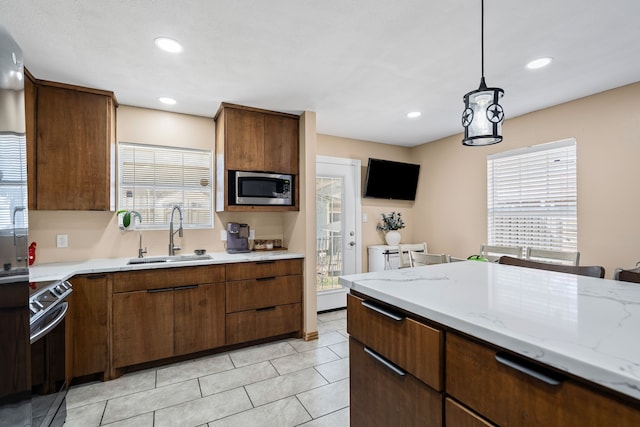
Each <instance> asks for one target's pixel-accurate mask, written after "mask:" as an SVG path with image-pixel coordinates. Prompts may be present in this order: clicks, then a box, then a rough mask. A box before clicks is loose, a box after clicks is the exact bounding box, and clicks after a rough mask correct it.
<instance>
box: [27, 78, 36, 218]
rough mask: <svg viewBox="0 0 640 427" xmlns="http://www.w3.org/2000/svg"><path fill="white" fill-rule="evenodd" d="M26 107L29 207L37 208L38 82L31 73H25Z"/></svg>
mask: <svg viewBox="0 0 640 427" xmlns="http://www.w3.org/2000/svg"><path fill="white" fill-rule="evenodd" d="M24 109H25V117H24V119H25V127H26V138H27V191H28V192H29V194H28V195H29V201H28V203H29V209H30V210H31V209H32V210H35V209H36V182H37V178H36V83H35V81H34V80H33V77H32V76H31V74H30V73H29V72H28V71H27V70H25V73H24Z"/></svg>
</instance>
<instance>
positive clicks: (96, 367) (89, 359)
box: [66, 274, 110, 377]
mask: <svg viewBox="0 0 640 427" xmlns="http://www.w3.org/2000/svg"><path fill="white" fill-rule="evenodd" d="M69 282H70V283H71V285H72V286H73V292H72V293H71V295H70V296H69V298H68V302H69V311H68V312H67V317H66V341H67V349H68V350H67V356H66V357H67V360H68V363H67V375H68V376H70V377H81V376H85V375H90V374H97V373H104V372H106V371H107V369H108V365H107V363H108V345H107V340H108V335H107V334H108V323H109V322H108V319H109V317H108V306H109V296H110V288H109V286H110V276H109V275H108V274H87V275H81V276H74V277H73V278H71V279H70V280H69Z"/></svg>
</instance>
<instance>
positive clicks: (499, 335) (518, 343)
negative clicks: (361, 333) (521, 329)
mask: <svg viewBox="0 0 640 427" xmlns="http://www.w3.org/2000/svg"><path fill="white" fill-rule="evenodd" d="M354 276H358V275H354ZM354 279H355V280H356V281H350V280H347V279H346V278H343V277H340V279H339V282H340V284H341V285H343V286H345V287H347V288H349V289H352V290H353V291H356V292H359V293H361V294H363V295H367V296H370V297H372V298H375V299H377V300H379V301H382V302H385V303H388V304H390V305H393V306H396V307H398V308H401V309H403V310H406V311H407V312H410V313H414V314H416V315H418V316H420V317H423V318H425V319H429V320H431V321H433V322H436V323H438V324H441V325H443V326H445V327H448V328H451V329H453V330H455V331H459V332H462V333H465V334H467V335H469V336H472V337H475V338H478V339H480V340H483V341H486V342H487V343H490V344H493V345H496V346H498V347H501V348H504V349H505V350H509V351H512V352H514V353H517V354H520V355H522V356H525V357H528V358H530V359H534V360H536V361H538V362H540V363H543V364H545V365H548V366H551V367H553V368H555V369H558V370H560V371H563V372H567V373H568V374H571V375H574V376H576V377H579V378H582V379H585V380H587V381H590V382H593V383H596V384H599V385H601V386H603V387H605V388H608V389H611V390H614V391H617V392H619V393H621V394H624V395H627V396H630V397H632V398H634V399H638V400H640V379H634V378H630V377H629V376H628V375H624V370H622V368H618V369H617V370H614V369H607V368H605V367H602V366H599V365H596V364H594V363H590V362H589V361H587V360H584V358H577V357H576V356H575V355H574V356H571V355H566V354H561V353H558V352H555V351H553V350H552V349H549V348H546V347H544V346H542V345H539V344H536V343H533V342H531V341H526V340H525V339H524V338H525V337H522V336H516V335H515V334H512V333H511V332H512V331H510V330H508V329H505V330H504V332H498V331H495V330H491V329H488V328H486V327H483V326H481V325H478V324H476V323H473V322H470V321H467V320H464V319H461V318H458V317H454V316H451V315H448V314H446V313H442V312H440V311H435V310H432V309H429V308H428V307H425V306H423V305H420V304H415V303H412V302H411V301H407V300H405V299H400V298H397V297H394V296H393V295H390V294H388V293H384V292H380V291H377V290H375V289H371V288H369V287H367V286H366V285H361V284H358V283H357V280H358V279H357V277H354ZM479 314H481V313H479ZM526 338H529V337H526ZM578 357H579V356H578ZM622 362H623V363H624V364H626V365H628V364H632V363H633V362H630V361H622Z"/></svg>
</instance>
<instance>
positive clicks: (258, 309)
mask: <svg viewBox="0 0 640 427" xmlns="http://www.w3.org/2000/svg"><path fill="white" fill-rule="evenodd" d="M275 309H276V306H275V305H272V306H271V307H262V308H256V311H268V310H275Z"/></svg>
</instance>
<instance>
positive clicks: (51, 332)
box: [29, 281, 73, 427]
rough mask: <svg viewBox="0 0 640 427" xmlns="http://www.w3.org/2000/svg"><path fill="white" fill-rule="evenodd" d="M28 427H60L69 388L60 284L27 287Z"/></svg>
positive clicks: (65, 291)
mask: <svg viewBox="0 0 640 427" xmlns="http://www.w3.org/2000/svg"><path fill="white" fill-rule="evenodd" d="M29 286H30V293H31V295H30V296H29V311H30V316H31V318H30V322H29V323H30V341H31V402H32V420H31V423H32V424H31V425H32V427H61V426H62V425H63V424H64V422H65V419H66V415H67V411H66V409H67V408H66V396H67V391H68V389H69V385H68V383H67V382H66V376H65V324H64V318H65V315H66V314H67V308H68V304H69V303H68V302H67V301H66V299H67V297H68V296H69V294H71V292H73V289H72V287H71V283H69V282H63V281H55V282H36V283H30V284H29Z"/></svg>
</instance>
